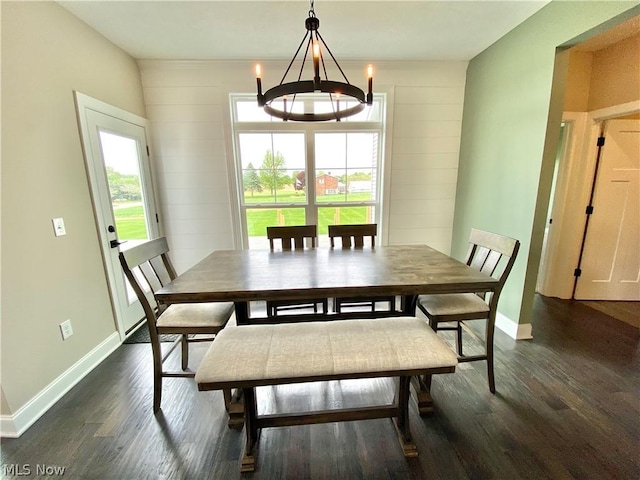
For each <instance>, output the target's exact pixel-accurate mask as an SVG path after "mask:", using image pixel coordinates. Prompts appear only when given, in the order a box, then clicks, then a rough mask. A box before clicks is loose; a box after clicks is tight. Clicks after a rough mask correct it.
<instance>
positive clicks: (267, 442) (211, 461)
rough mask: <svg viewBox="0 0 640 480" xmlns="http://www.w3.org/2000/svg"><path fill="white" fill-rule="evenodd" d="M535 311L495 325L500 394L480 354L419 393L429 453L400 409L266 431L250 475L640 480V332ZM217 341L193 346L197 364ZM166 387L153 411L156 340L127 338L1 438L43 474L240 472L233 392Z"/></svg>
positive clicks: (371, 391) (354, 394) (269, 396)
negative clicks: (398, 419)
mask: <svg viewBox="0 0 640 480" xmlns="http://www.w3.org/2000/svg"><path fill="white" fill-rule="evenodd" d="M534 308H535V315H534V325H533V332H534V339H533V340H531V341H521V342H514V341H512V340H511V339H509V338H508V337H506V336H505V335H504V334H502V333H501V332H498V333H497V335H496V337H497V338H496V350H497V351H496V386H497V393H496V394H495V395H491V394H490V393H489V389H488V386H487V382H486V375H485V365H484V363H467V364H461V365H460V366H459V367H458V371H457V372H456V373H455V374H451V375H442V376H439V377H436V378H435V379H434V382H433V396H434V401H435V402H436V412H435V414H434V415H432V416H430V417H427V418H421V417H419V416H418V414H417V411H416V406H415V403H414V402H413V401H412V402H411V405H410V408H411V422H412V423H411V425H412V433H413V436H414V438H415V440H416V443H417V447H418V451H419V457H418V458H414V459H405V458H404V457H403V455H402V451H401V449H400V447H399V445H398V442H397V439H396V433H395V430H394V428H393V426H392V423H391V421H390V420H388V419H384V420H368V421H359V422H350V423H340V424H325V425H311V426H297V427H288V428H278V429H266V430H265V431H264V432H262V435H261V438H260V448H259V455H258V465H257V472H255V473H254V474H251V475H245V477H250V478H255V479H263V478H264V479H279V478H291V479H303V478H328V479H357V478H367V479H387V478H397V479H406V478H429V479H432V480H437V479H447V480H450V479H520V478H526V479H546V478H549V479H598V480H602V479H629V480H632V479H638V478H640V368H639V367H640V360H639V356H638V345H639V340H640V334H639V331H638V329H637V328H634V327H632V326H630V325H628V324H625V323H622V322H618V321H616V320H614V319H612V318H610V317H608V316H606V315H605V314H603V313H602V312H599V311H597V310H593V309H591V308H589V307H587V306H585V305H582V304H580V303H578V302H571V301H564V300H557V299H550V298H544V297H540V296H538V297H537V298H536V300H535V307H534ZM474 330H475V331H477V332H480V329H479V328H474ZM448 340H450V339H449V338H448ZM470 346H471V347H470V349H469V352H472V351H473V347H476V348H477V347H478V346H479V344H478V343H477V342H476V341H473V340H472V341H471V343H470ZM205 349H206V345H198V346H196V347H195V348H194V349H193V350H192V352H193V355H192V365H197V362H198V361H199V359H200V358H201V356H202V354H203V353H204V351H205ZM258 395H259V399H260V410H261V411H286V410H296V409H305V408H314V409H315V408H327V407H337V406H344V405H359V404H366V403H367V402H368V401H369V397H371V396H372V395H378V396H379V397H380V400H381V401H391V398H392V395H393V394H392V389H391V388H390V380H386V379H384V380H372V381H341V382H330V383H322V384H307V385H291V386H286V387H283V386H281V387H273V388H262V389H260V390H259V393H258ZM163 396H164V398H163V404H162V412H161V413H160V414H159V415H158V416H154V415H153V413H152V379H151V352H150V349H149V346H148V345H146V344H133V345H122V346H121V347H120V348H119V349H118V350H117V351H116V352H114V353H113V354H112V355H111V356H110V357H109V358H108V359H107V360H106V361H104V362H103V363H102V364H101V365H100V366H99V367H98V368H96V369H95V370H94V371H93V372H92V373H91V374H90V375H88V376H87V378H85V379H84V380H83V381H82V382H80V383H79V384H78V385H77V386H76V387H75V388H74V389H73V390H72V391H70V392H69V393H68V394H67V395H66V396H65V397H64V398H63V399H61V400H60V401H59V402H58V403H57V404H56V405H55V406H54V407H53V408H52V409H51V410H50V411H49V412H48V413H47V414H45V415H44V416H43V417H42V418H41V419H40V420H39V421H38V422H37V423H35V424H34V425H33V426H32V427H31V428H30V429H29V430H28V431H27V432H25V433H24V434H23V435H22V437H21V438H19V439H3V440H2V445H1V461H2V464H3V467H1V468H5V471H4V472H1V471H0V476H2V475H3V473H4V474H6V473H7V472H6V466H7V465H24V464H29V465H30V467H31V470H32V475H31V477H32V478H35V477H36V475H35V468H36V465H38V464H39V465H48V466H62V467H65V469H66V470H65V475H64V477H65V478H87V479H160V478H171V479H182V478H185V479H186V478H189V479H232V478H240V477H241V475H240V473H239V467H240V464H239V459H240V455H241V451H242V446H243V442H244V434H243V432H238V431H233V430H229V429H228V428H227V426H226V414H225V412H224V407H223V401H222V395H221V393H220V392H198V391H197V389H196V386H195V384H194V383H193V381H192V380H189V379H169V380H166V381H165V385H164V395H163ZM14 473H15V472H14ZM5 477H7V475H5Z"/></svg>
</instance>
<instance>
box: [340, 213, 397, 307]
mask: <svg viewBox="0 0 640 480" xmlns="http://www.w3.org/2000/svg"><path fill="white" fill-rule="evenodd" d="M377 234H378V225H377V224H375V223H362V224H351V225H329V241H330V242H331V248H335V247H336V239H337V238H339V239H340V241H341V243H342V248H343V249H350V248H364V247H365V243H367V244H368V246H369V247H371V248H375V246H376V235H377ZM383 302H386V303H388V304H389V310H388V311H395V309H396V297H395V296H393V295H387V296H375V297H347V298H334V299H333V310H334V312H336V313H341V312H342V309H343V308H345V307H347V308H348V307H369V308H371V311H372V312H375V311H376V303H383Z"/></svg>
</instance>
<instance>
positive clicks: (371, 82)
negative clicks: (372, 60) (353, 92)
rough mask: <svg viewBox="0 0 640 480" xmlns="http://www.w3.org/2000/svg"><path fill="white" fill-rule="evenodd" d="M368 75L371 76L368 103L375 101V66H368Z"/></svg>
mask: <svg viewBox="0 0 640 480" xmlns="http://www.w3.org/2000/svg"><path fill="white" fill-rule="evenodd" d="M367 75H368V77H369V91H368V92H367V103H369V104H370V103H371V102H372V101H373V67H372V66H371V65H369V67H368V68H367Z"/></svg>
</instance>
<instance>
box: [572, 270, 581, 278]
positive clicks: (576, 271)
mask: <svg viewBox="0 0 640 480" xmlns="http://www.w3.org/2000/svg"><path fill="white" fill-rule="evenodd" d="M580 275H582V270H581V269H579V268H576V269H575V270H574V271H573V276H574V277H579V276H580Z"/></svg>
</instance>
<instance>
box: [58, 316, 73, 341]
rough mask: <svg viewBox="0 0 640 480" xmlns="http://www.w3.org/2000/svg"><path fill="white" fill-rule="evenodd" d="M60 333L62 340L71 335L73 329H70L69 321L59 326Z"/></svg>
mask: <svg viewBox="0 0 640 480" xmlns="http://www.w3.org/2000/svg"><path fill="white" fill-rule="evenodd" d="M60 333H62V340H66V339H67V338H69V337H70V336H71V335H73V328H71V320H65V321H64V322H62V323H61V324H60Z"/></svg>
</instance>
